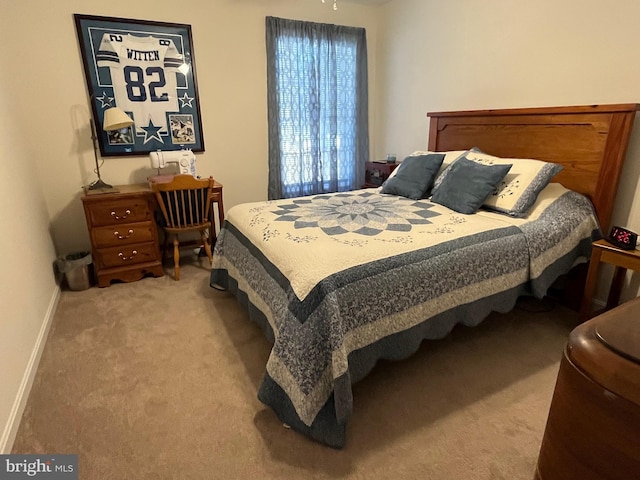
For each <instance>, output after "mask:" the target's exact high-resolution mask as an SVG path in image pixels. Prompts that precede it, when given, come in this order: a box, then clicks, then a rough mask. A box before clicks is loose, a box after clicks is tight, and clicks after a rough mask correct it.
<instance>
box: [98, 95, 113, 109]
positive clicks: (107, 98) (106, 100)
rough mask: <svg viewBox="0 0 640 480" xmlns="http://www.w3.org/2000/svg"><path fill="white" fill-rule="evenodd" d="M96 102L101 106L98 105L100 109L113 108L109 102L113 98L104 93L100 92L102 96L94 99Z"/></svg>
mask: <svg viewBox="0 0 640 480" xmlns="http://www.w3.org/2000/svg"><path fill="white" fill-rule="evenodd" d="M96 100H98V101H99V102H100V103H101V104H102V105H100V106H101V107H102V108H105V107H112V106H113V105H111V102H113V100H114V98H113V97H110V96H109V95H107V94H106V93H105V92H102V96H101V97H96Z"/></svg>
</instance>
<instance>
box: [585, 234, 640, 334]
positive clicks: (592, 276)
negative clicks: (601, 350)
mask: <svg viewBox="0 0 640 480" xmlns="http://www.w3.org/2000/svg"><path fill="white" fill-rule="evenodd" d="M601 263H609V264H611V265H615V267H616V269H615V272H614V274H613V279H612V281H611V288H610V289H609V296H608V298H607V307H606V310H610V309H612V308H614V307H616V306H617V305H618V303H619V302H620V292H621V291H622V282H623V281H624V277H625V275H626V273H627V269H631V270H635V271H640V252H639V251H638V250H622V249H620V248H617V247H615V246H614V245H612V244H610V243H609V242H607V241H606V240H598V241H597V242H594V243H593V253H592V255H591V260H590V263H589V272H588V273H587V280H586V283H585V287H584V295H583V297H582V303H581V305H580V313H579V317H578V318H579V320H580V322H584V321H586V320H588V319H589V318H590V317H591V301H592V298H593V293H594V291H595V288H596V281H597V280H598V269H599V268H600V264H601Z"/></svg>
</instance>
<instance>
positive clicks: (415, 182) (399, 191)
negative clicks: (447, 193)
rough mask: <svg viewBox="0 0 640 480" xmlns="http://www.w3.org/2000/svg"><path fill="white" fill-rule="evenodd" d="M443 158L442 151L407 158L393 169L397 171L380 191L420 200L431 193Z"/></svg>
mask: <svg viewBox="0 0 640 480" xmlns="http://www.w3.org/2000/svg"><path fill="white" fill-rule="evenodd" d="M443 160H444V154H442V153H429V154H427V155H415V156H409V157H407V158H405V159H404V161H402V162H401V163H400V166H399V167H398V168H396V169H395V170H394V171H393V172H397V173H396V174H395V175H394V176H393V177H391V176H390V177H389V178H387V180H386V181H385V182H384V183H383V184H382V190H381V191H380V193H388V194H391V195H401V196H403V197H407V198H411V199H413V200H420V199H421V198H423V197H424V196H425V195H429V194H430V193H431V187H432V186H433V179H434V178H435V176H436V173H437V172H438V169H439V168H440V165H442V161H443ZM393 172H392V173H393Z"/></svg>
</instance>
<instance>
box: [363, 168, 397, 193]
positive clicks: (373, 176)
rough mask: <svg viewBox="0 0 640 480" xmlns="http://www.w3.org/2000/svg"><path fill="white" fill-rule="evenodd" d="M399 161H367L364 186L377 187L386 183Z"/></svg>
mask: <svg viewBox="0 0 640 480" xmlns="http://www.w3.org/2000/svg"><path fill="white" fill-rule="evenodd" d="M397 166H398V164H397V163H387V162H384V163H383V162H365V164H364V185H363V186H362V188H376V187H379V186H380V185H382V184H383V183H384V181H385V180H386V179H387V178H389V175H391V172H393V171H394V170H395V169H396V167H397Z"/></svg>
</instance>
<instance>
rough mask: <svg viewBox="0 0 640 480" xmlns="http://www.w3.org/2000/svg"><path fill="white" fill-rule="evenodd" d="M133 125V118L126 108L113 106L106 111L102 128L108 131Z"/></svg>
mask: <svg viewBox="0 0 640 480" xmlns="http://www.w3.org/2000/svg"><path fill="white" fill-rule="evenodd" d="M131 125H133V120H131V117H130V116H129V115H127V114H126V113H125V112H124V110H122V109H121V108H118V107H111V108H108V109H107V110H105V111H104V119H103V121H102V129H103V130H106V131H108V132H109V131H111V130H120V129H121V128H127V127H130V126H131Z"/></svg>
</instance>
